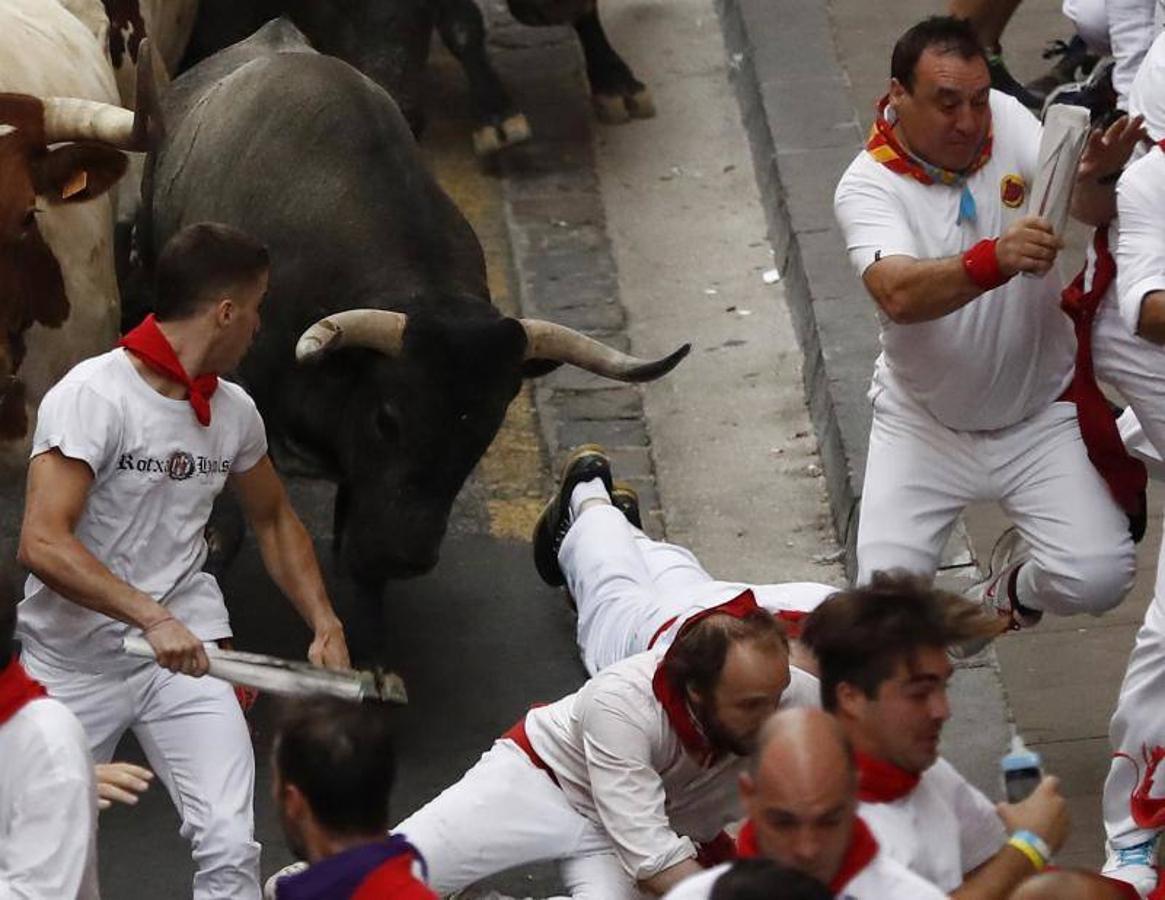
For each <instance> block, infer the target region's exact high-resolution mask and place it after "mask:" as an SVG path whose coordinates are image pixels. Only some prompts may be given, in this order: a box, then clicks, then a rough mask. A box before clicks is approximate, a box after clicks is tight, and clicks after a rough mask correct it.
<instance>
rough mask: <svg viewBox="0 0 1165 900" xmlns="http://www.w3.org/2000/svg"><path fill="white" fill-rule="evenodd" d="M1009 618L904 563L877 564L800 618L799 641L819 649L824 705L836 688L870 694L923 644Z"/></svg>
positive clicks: (961, 637) (996, 626) (953, 641)
mask: <svg viewBox="0 0 1165 900" xmlns="http://www.w3.org/2000/svg"><path fill="white" fill-rule="evenodd" d="M1005 628H1006V623H1005V622H1003V621H1002V620H1000V619H999V617H997V616H993V615H991V614H989V613H986V612H984V611H983V609H982V608H981V607H980V606H979V605H978V604H976V603H972V602H971V601H969V600H967V599H966V598H964V597H961V596H959V595H958V594H953V593H950V592H949V591H943V590H940V589H938V588H936V587H934V586H933V585H932V584H931V582H930V580H929V579H926V578H923V577H921V576H918V575H912V574H910V573H907V572H903V571H894V572H875V573H874V575H873V578H872V579H871V580H870V583H869V584H868V585H865V586H863V587H856V588H850V589H849V590H844V591H839V592H838V593H836V594H834V595H833V596H831V597H829V598H827V599H826V600H825V601H824V602H822V604H821V605H820V606H818V607H817V609H815V610H814V611H813V612H812V613H810V614H809V617H808V618H807V619H806V620H805V627H804V628H803V629H802V631H801V641H802V642H803V643H804V644H805V645H806V646H807V647H808V648H809V649H810V650H812V651H813V653H814V654H815V655H816V657H817V665H818V669H819V674H820V678H821V705H822V706H824V707H825V708H826V709H827V710H829V711H830V712H834V711H835V710H836V709H837V688H838V685H840V684H842V683H843V682H844V683H847V684H852V685H855V686H856V687H858V688H859V689H860V690H861V691H862V693H864V694H865V695H866V696H867V697H870V698H873V697H875V696H877V693H878V687H879V686H880V685H881V684H882V682H884V681H885V680H886V679H888V678H890V677H891V676H892V675H893V674H894V670H895V669H896V668H897V667H898V664H899V663H900V662H902V661H903V660H907V661H909V660H910V659H912V658H913V657H914V655H915V654H916V653H917V652H918V651H919V650H921V649H924V648H927V647H940V648H943V649H946V648H948V647H951V646H954V645H957V644H961V643H964V642H967V641H971V640H976V639H979V638H986V637H994V636H996V635H998V634H999V633H1000V632H1002V631H1003V630H1004V629H1005Z"/></svg>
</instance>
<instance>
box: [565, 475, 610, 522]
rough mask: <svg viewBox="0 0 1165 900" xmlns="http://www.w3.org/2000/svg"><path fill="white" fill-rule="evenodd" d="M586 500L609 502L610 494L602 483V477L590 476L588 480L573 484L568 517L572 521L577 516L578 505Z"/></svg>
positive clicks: (580, 505)
mask: <svg viewBox="0 0 1165 900" xmlns="http://www.w3.org/2000/svg"><path fill="white" fill-rule="evenodd" d="M587 500H605V501H606V502H607V503H610V502H611V495H610V494H608V493H607V486H606V485H605V484H603V479H601V478H592V479H591V480H590V481H580V482H579V483H578V484H576V485H575V486H574V490H573V491H571V492H570V518H571V520H572V521H573V520H574V519H577V518H578V514H579V512H580V507H582V505H583V503H584V502H585V501H587Z"/></svg>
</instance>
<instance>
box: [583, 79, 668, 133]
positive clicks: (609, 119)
mask: <svg viewBox="0 0 1165 900" xmlns="http://www.w3.org/2000/svg"><path fill="white" fill-rule="evenodd" d="M591 99H592V101H593V102H594V106H595V117H596V118H598V120H599V121H600V122H602V123H604V124H605V125H624V124H626V123H627V122H630V121H631V120H632V119H650V118H651V117H652V116H654V115H655V101H654V100H652V99H651V89H650V88H646V87H643V86H642V85H640V86H639V87H638V88H634V89H632V90H630V91H628V92H626V93H597V92H596V93H595V94H594V95H593V96H592V98H591Z"/></svg>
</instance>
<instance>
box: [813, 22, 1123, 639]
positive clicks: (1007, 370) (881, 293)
mask: <svg viewBox="0 0 1165 900" xmlns="http://www.w3.org/2000/svg"><path fill="white" fill-rule="evenodd" d="M891 74H892V78H891V86H890V92H889V94H888V95H887V97H886V98H885V99H884V100H883V103H882V105H881V107H880V109H879V112H878V118H877V121H876V124H875V128H874V131H873V133H872V134H871V137H870V140H869V143H868V144H867V146H866V149H865V150H864V151H863V152H862V153H861V154H860V155H859V157H858V158H857V159H855V160H854V162H853V164H851V166H850V167H849V169H848V170H847V171H846V173H845V175H844V176H843V177H842V179H841V182H840V183H839V185H838V188H837V194H836V198H835V209H836V212H837V216H838V220H839V222H840V224H841V227H842V229H843V231H844V232H845V235H846V240H847V244H848V247H849V253H850V257H851V261H852V262H853V264H854V266H855V268H856V269H857V271H858V274H859V275H860V276H861V277H862V279H863V281H864V283H865V286H866V288H867V290H868V291H869V293H870V294H871V296H872V297H873V299H874V300H875V302H876V303H877V305H878V308H879V310H880V312H881V326H882V328H881V343H882V355H881V356H880V357H879V360H878V362H877V365H876V368H875V372H874V377H873V384H872V388H871V398H872V401H873V407H874V411H873V425H872V430H871V434H870V444H869V456H868V459H867V464H866V476H865V482H864V487H863V496H862V510H861V519H860V524H859V529H858V538H857V552H858V566H859V579H860V580H861V581H866V580H868V579H869V578H870V577H871V575H872V573H873V572H875V571H878V570H885V569H894V568H904V569H907V570H910V571H914V572H919V573H921V574H925V575H931V574H933V573H934V571H935V569H936V568H937V565H938V562H939V557H940V554H941V552H942V548H943V545H944V543H945V541H946V538H947V535H948V534H949V533H950V529H951V528H952V527H953V525H954V523H955V520H956V519H957V517H958V515H959V513H960V512H961V511H962V509H963V508H964V506H966V505H967V504H968V503H970V502H972V501H974V500H988V499H990V500H996V501H998V502H999V503H1000V504H1001V505H1002V506H1003V507H1004V509H1005V510H1006V512H1007V513H1008V515H1009V516H1010V517H1011V518H1012V520H1013V521H1014V522H1015V525H1016V526H1017V528H1016V529H1015V530H1013V531H1012V532H1010V533H1009V534H1008V535H1007V536H1006V537H1007V539H1006V540H1004V541H1002V542H1001V543H1000V544H999V545H998V546H997V552H996V553H995V554H993V557H992V565H991V570H990V572H989V577H988V579H987V580H986V581H985V582H984V583H983V584H981V585H980V586H979V587H978V589H977V591H976V596H977V598H978V599H980V601H981V602H982V603H983V604H984V606H985V607H987V608H988V609H989V610H991V611H993V612H994V613H996V614H997V615H999V616H1000V617H1001V618H1003V619H1004V620H1006V622H1007V623H1008V625H1009V626H1010V627H1014V628H1019V627H1027V626H1030V625H1034V624H1035V623H1036V622H1038V621H1039V619H1040V617H1041V616H1042V615H1043V613H1044V611H1051V612H1054V613H1057V614H1072V613H1081V612H1090V613H1099V612H1103V611H1104V610H1106V609H1110V608H1112V607H1113V606H1115V605H1116V604H1117V603H1119V602H1120V600H1121V599H1122V598H1123V596H1124V595H1125V593H1126V591H1127V590H1128V588H1129V587H1130V585H1131V583H1132V579H1133V574H1134V559H1133V545H1132V540H1131V538H1130V533H1129V532H1130V521H1133V520H1135V519H1136V517H1137V514H1138V513H1141V514H1142V515H1143V508H1142V507H1141V506H1140V503H1141V502H1142V499H1141V490H1142V489H1143V485H1144V472H1143V470H1142V469H1139V468H1138V466H1137V465H1136V464H1135V463H1134V462H1133V461H1131V460H1129V459H1128V458H1127V456H1123V457H1122V456H1121V454H1123V447H1122V446H1121V443H1120V440H1119V438H1118V437H1116V436H1115V434H1114V432H1115V428H1114V424H1113V421H1112V417H1111V414H1108V411H1107V406H1106V405H1105V404H1104V398H1103V396H1102V395H1101V394H1100V392H1099V390H1098V389H1097V387H1096V383H1095V379H1094V378H1092V374H1093V373H1092V371H1091V367H1090V365H1088V366H1080V365H1077V363H1078V362H1079V360H1078V359H1077V354H1076V341H1075V340H1074V335H1073V324H1072V321H1070V320H1069V319H1068V318H1067V317H1065V315H1064V313H1063V312H1062V310H1061V283H1060V281H1059V279H1058V277H1057V276H1056V274H1055V271H1054V263H1055V260H1056V256H1057V254H1058V253H1059V250H1060V248H1061V247H1062V246H1063V243H1062V241H1061V239H1060V237H1059V236H1058V235H1057V234H1056V228H1055V225H1054V224H1053V223H1052V222H1051V221H1050V220H1049V217H1048V214H1049V213H1050V212H1053V211H1054V205H1055V202H1056V195H1055V192H1054V191H1052V192H1048V191H1046V190H1044V189H1043V188H1039V185H1037V184H1036V182H1037V175H1038V173H1039V171H1040V152H1041V151H1040V147H1041V138H1042V137H1045V135H1044V134H1043V133H1042V130H1041V126H1040V123H1039V122H1038V121H1037V120H1036V119H1035V117H1034V116H1033V115H1032V114H1031V113H1030V112H1028V111H1027V110H1026V109H1024V108H1022V107H1021V106H1020V104H1019V103H1018V102H1017V101H1015V100H1014V99H1012V98H1010V97H1007V96H1005V95H1002V94H1000V93H998V92H996V91H992V90H991V89H990V76H989V74H988V68H987V62H986V59H985V57H984V53H983V50H982V48H981V47H980V46H979V44H978V42H977V40H976V38H975V34H974V32H973V31H972V30H971V29H970V27H969V26H968V25H967V23H966V22H965V21H962V20H957V19H952V18H945V17H936V18H933V19H929V20H927V21H924V22H922V23H919V24H918V25H916V26H915V27H914V28H912V29H910V30H909V31H907V32H906V33H905V34H904V35H903V36H902V38H900V39H899V41H898V44H897V45H896V47H895V49H894V53H893V58H892V61H891ZM1049 136H1050V137H1054V138H1056V139H1055V140H1054V141H1053V147H1054V146H1056V145H1057V144H1058V145H1060V146H1061V151H1063V152H1059V153H1056V154H1055V159H1054V160H1053V163H1052V165H1053V166H1055V167H1057V168H1055V169H1054V170H1052V169H1050V170H1049V171H1048V172H1047V173H1045V178H1043V179H1041V180H1043V182H1044V183H1045V184H1047V183H1049V182H1056V181H1057V179H1059V183H1060V184H1061V185H1062V184H1064V183H1069V184H1073V186H1074V189H1075V195H1074V197H1073V200H1072V205H1073V210H1074V212H1075V213H1076V214H1077V215H1080V216H1084V217H1086V218H1088V217H1092V216H1094V215H1097V214H1098V211H1102V210H1103V209H1104V208H1105V207H1107V206H1111V204H1112V197H1113V183H1112V180H1111V179H1108V178H1106V177H1105V176H1108V175H1110V173H1111V172H1113V171H1118V172H1119V170H1120V167H1121V166H1122V165H1123V163H1124V161H1125V160H1126V159H1127V157H1128V155H1129V152H1130V151H1131V149H1132V146H1133V145H1134V144H1135V143H1136V141H1137V139H1138V137H1139V127H1138V126H1137V124H1136V123H1135V122H1129V120H1127V119H1122V120H1121V121H1120V122H1118V123H1117V125H1114V126H1113V128H1112V129H1111V130H1110V131H1109V132H1108V133H1106V134H1104V135H1101V134H1094V135H1092V136H1090V137H1089V138H1088V139H1087V140H1080V139H1079V136H1074V135H1073V134H1072V133H1071V129H1065V132H1064V133H1063V134H1062V135H1060V136H1059V137H1056V136H1055V135H1049ZM1076 141H1078V143H1074V142H1076ZM1081 151H1082V154H1083V155H1082V156H1080V155H1079V154H1080V153H1081ZM1049 158H1051V154H1049ZM1077 158H1079V164H1078V165H1077V163H1076V159H1077ZM1065 166H1066V167H1067V170H1068V171H1066V172H1061V171H1060V169H1059V167H1065ZM1053 187H1054V185H1053ZM1037 188H1038V189H1039V192H1038V193H1037ZM1021 276H1028V277H1021ZM1079 331H1080V329H1079V328H1077V333H1079ZM1089 362H1090V361H1089ZM1098 404H1099V406H1098ZM1086 420H1087V422H1086ZM1085 424H1087V425H1088V428H1089V429H1090V433H1084V427H1083V426H1084V425H1085ZM1094 447H1096V448H1099V449H1097V450H1096V452H1095V453H1094ZM1114 447H1115V449H1113V448H1114ZM1108 450H1113V452H1114V454H1115V457H1116V459H1115V462H1114V461H1112V460H1108V459H1107V458H1102V457H1103V451H1108ZM1100 463H1103V464H1104V465H1105V466H1106V467H1107V468H1105V469H1103V470H1102V469H1100V468H1098V465H1099V464H1100ZM1138 475H1139V479H1140V481H1139V483H1138V480H1137V479H1138Z"/></svg>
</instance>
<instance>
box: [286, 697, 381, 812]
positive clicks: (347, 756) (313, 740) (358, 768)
mask: <svg viewBox="0 0 1165 900" xmlns="http://www.w3.org/2000/svg"><path fill="white" fill-rule="evenodd" d="M272 755H273V757H274V761H275V772H276V774H277V776H278V778H279V779H280V780H281V781H282V782H283V783H284V784H294V785H295V786H296V787H297V788H299V790H300V791H301V792H302V793H303V795H304V797H306V798H307V802H308V803H309V804H310V805H311V811H312V813H313V815H314V816H315V818H316V821H317V822H319V824H320V825H321V826H322V827H323V828H325V829H327V830H328V831H330V832H331V833H333V834H337V835H364V834H381V833H386V832H387V831H388V824H389V822H388V795H389V793H390V791H391V790H392V782H393V776H394V773H395V754H394V753H393V746H392V733H391V730H390V728H389V722H388V710H387V708H386V707H382V706H379V705H375V704H360V703H350V702H348V701H345V700H338V699H335V698H332V697H313V698H310V699H306V700H298V701H294V702H290V703H288V704H287V705H286V706H285V707H284V709H283V712H282V715H281V717H280V721H279V725H278V728H277V731H276V734H275V744H274V749H273V751H272Z"/></svg>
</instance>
